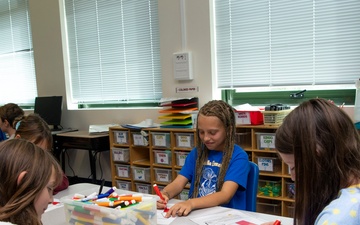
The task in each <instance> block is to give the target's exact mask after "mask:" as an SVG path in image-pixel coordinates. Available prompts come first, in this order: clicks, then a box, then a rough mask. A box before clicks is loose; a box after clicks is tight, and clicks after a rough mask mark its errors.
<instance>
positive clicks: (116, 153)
mask: <svg viewBox="0 0 360 225" xmlns="http://www.w3.org/2000/svg"><path fill="white" fill-rule="evenodd" d="M114 160H115V161H125V158H124V152H123V151H114Z"/></svg>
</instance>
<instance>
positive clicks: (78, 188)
mask: <svg viewBox="0 0 360 225" xmlns="http://www.w3.org/2000/svg"><path fill="white" fill-rule="evenodd" d="M103 190H104V191H105V190H107V188H104V189H103ZM95 191H99V185H96V184H88V183H80V184H74V185H70V186H69V188H68V189H66V190H63V191H60V192H59V193H57V194H56V195H55V196H54V198H56V199H60V198H62V197H64V196H69V195H70V196H71V195H74V194H75V193H81V194H90V193H92V192H95ZM116 192H117V193H119V194H122V193H129V192H130V191H125V190H119V189H118V190H116ZM177 201H180V200H176V199H172V200H170V202H169V203H175V202H177ZM229 210H233V209H229V208H225V207H220V206H217V207H211V208H206V209H199V210H194V211H192V212H191V213H190V215H189V216H185V217H177V218H176V219H175V220H174V221H173V222H172V223H171V224H170V225H184V224H186V225H197V224H196V223H194V222H193V221H192V220H191V219H192V218H196V217H199V216H206V215H212V214H216V213H222V212H223V213H226V212H229ZM239 211H241V212H242V213H245V214H247V215H249V216H252V217H255V218H257V219H262V220H264V221H275V220H277V219H279V220H281V225H292V224H293V219H292V218H288V217H281V216H274V215H269V214H263V213H255V212H248V211H242V210H239ZM41 220H42V222H43V225H65V224H66V219H65V212H64V207H63V206H61V207H58V208H54V209H51V210H49V209H48V210H47V211H46V212H45V213H44V214H43V216H42V219H41Z"/></svg>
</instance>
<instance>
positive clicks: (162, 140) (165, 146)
mask: <svg viewBox="0 0 360 225" xmlns="http://www.w3.org/2000/svg"><path fill="white" fill-rule="evenodd" d="M141 133H142V134H145V135H147V136H142V138H144V139H146V141H145V142H142V140H141V137H140V136H139V134H140V131H139V130H130V129H128V128H123V127H120V126H115V127H110V128H109V139H110V140H109V141H110V162H111V174H112V175H111V177H112V184H113V185H114V186H117V187H118V188H122V189H127V190H131V191H137V192H144V193H150V194H155V192H154V191H153V189H152V185H153V184H157V185H158V186H159V188H160V189H161V188H162V187H164V186H166V185H167V184H168V183H169V182H171V181H172V180H174V179H175V177H176V175H177V172H178V171H180V169H181V167H182V166H181V165H182V163H183V162H184V160H185V158H186V154H188V153H189V152H190V151H191V149H193V147H194V146H195V144H196V143H195V138H194V137H195V129H173V128H146V129H142V132H141ZM134 134H135V136H134ZM134 137H135V138H134ZM135 143H136V145H135ZM139 144H144V146H139ZM118 148H125V149H128V152H129V158H128V160H125V161H122V160H120V161H116V160H115V157H114V150H115V151H116V150H117V149H118ZM120 153H121V152H120ZM117 158H120V159H122V158H121V157H117ZM179 163H180V164H179ZM119 165H120V166H122V165H124V166H128V168H129V171H128V173H127V174H126V175H129V176H128V177H124V176H119V172H118V166H119ZM134 168H136V169H137V170H139V171H140V172H141V169H144V170H148V171H149V179H146V172H144V175H145V178H144V180H141V179H142V177H141V173H140V174H139V173H137V172H134ZM121 169H123V168H121ZM157 172H158V173H157ZM120 174H121V173H120ZM135 175H136V176H135ZM140 177H141V179H140V180H139V178H140ZM170 177H171V179H170ZM139 183H140V184H142V185H143V186H141V189H139V187H137V185H136V184H138V185H139ZM188 188H189V186H187V187H186V189H185V190H184V193H181V194H180V195H179V197H178V198H180V199H184V198H185V197H186V196H187V195H186V192H187V191H188ZM180 196H181V197H180Z"/></svg>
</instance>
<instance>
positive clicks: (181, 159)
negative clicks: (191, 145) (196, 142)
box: [175, 152, 189, 166]
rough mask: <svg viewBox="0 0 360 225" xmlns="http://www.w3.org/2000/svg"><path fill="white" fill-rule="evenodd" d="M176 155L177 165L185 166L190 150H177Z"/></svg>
mask: <svg viewBox="0 0 360 225" xmlns="http://www.w3.org/2000/svg"><path fill="white" fill-rule="evenodd" d="M175 155H176V165H177V166H183V165H184V164H185V159H186V157H187V156H188V155H189V152H175Z"/></svg>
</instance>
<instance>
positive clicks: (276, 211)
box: [256, 202, 281, 216]
mask: <svg viewBox="0 0 360 225" xmlns="http://www.w3.org/2000/svg"><path fill="white" fill-rule="evenodd" d="M256 211H257V212H260V213H266V214H272V215H279V216H280V214H281V203H265V202H257V203H256Z"/></svg>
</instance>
